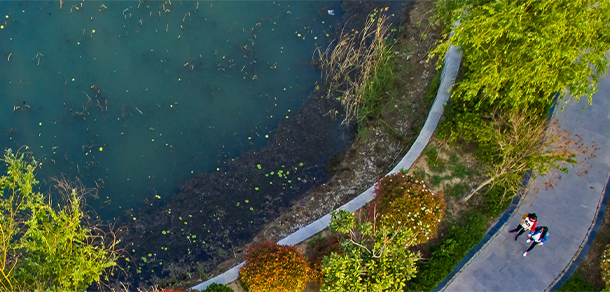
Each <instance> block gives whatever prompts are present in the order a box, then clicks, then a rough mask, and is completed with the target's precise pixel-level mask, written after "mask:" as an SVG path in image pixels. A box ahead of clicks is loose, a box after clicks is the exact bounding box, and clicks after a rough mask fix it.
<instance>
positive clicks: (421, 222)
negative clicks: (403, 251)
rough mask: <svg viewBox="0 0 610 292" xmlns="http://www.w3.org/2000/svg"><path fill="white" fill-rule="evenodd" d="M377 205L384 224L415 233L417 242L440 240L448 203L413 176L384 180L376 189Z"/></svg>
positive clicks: (392, 177)
mask: <svg viewBox="0 0 610 292" xmlns="http://www.w3.org/2000/svg"><path fill="white" fill-rule="evenodd" d="M375 194H376V198H375V204H376V208H378V210H377V211H378V212H379V214H381V222H382V223H383V224H384V225H387V226H393V227H398V226H404V227H406V228H407V229H409V230H411V231H413V235H414V236H415V239H416V243H423V242H426V241H428V240H429V239H430V238H434V237H436V229H437V227H438V224H439V223H440V222H441V219H442V218H443V215H444V214H445V202H444V201H443V199H442V198H441V197H440V196H439V195H435V194H433V193H432V192H430V190H429V189H428V188H426V185H425V184H424V183H423V182H422V181H420V180H417V179H415V177H413V176H412V175H409V174H403V173H397V174H393V175H389V176H386V177H384V178H383V179H382V180H381V181H379V184H378V185H377V187H376V189H375Z"/></svg>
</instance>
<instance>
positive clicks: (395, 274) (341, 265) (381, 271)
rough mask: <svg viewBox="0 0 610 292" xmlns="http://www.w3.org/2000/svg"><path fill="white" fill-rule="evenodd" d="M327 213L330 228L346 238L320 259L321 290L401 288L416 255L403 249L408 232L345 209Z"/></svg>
mask: <svg viewBox="0 0 610 292" xmlns="http://www.w3.org/2000/svg"><path fill="white" fill-rule="evenodd" d="M331 214H332V218H331V224H330V228H331V230H332V231H333V232H339V233H341V234H344V235H345V236H346V237H347V238H344V239H342V240H341V253H336V252H333V253H331V255H330V256H329V257H325V258H324V260H323V262H322V271H323V272H324V281H323V282H322V287H321V291H324V292H327V291H328V292H343V291H353V292H360V291H362V292H364V291H401V290H402V289H403V287H404V286H405V282H406V281H407V280H409V279H411V278H412V277H413V276H414V275H415V273H416V272H417V269H416V268H415V263H416V261H417V259H418V257H419V256H418V255H417V254H415V253H412V252H411V251H409V250H408V249H407V247H408V246H409V245H410V244H411V243H412V241H413V240H412V238H413V235H412V232H411V231H410V230H408V229H407V228H405V227H404V226H401V227H398V228H389V227H387V226H383V225H381V226H377V225H376V224H375V223H376V221H374V220H373V221H372V222H371V221H368V220H364V221H361V220H356V218H355V216H354V214H352V213H349V212H347V211H345V210H339V211H338V212H333V213H331ZM373 216H375V215H374V214H373ZM357 221H358V222H357Z"/></svg>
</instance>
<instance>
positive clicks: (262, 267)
mask: <svg viewBox="0 0 610 292" xmlns="http://www.w3.org/2000/svg"><path fill="white" fill-rule="evenodd" d="M308 272H309V268H308V267H307V264H306V262H305V259H304V258H303V256H302V255H301V254H299V252H298V251H297V250H296V248H295V247H294V246H283V245H277V244H275V243H272V242H269V241H266V242H261V243H259V244H256V245H254V246H253V247H251V248H250V249H249V250H248V253H247V254H246V265H244V266H243V267H242V268H241V269H239V277H240V280H241V282H242V284H244V286H245V287H246V288H247V289H248V291H252V292H276V291H277V292H298V291H303V290H304V289H305V286H306V285H307V282H308Z"/></svg>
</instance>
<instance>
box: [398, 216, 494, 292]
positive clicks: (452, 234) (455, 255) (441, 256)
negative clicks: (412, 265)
mask: <svg viewBox="0 0 610 292" xmlns="http://www.w3.org/2000/svg"><path fill="white" fill-rule="evenodd" d="M465 217H466V218H465V222H464V223H463V224H460V225H456V226H452V227H451V229H450V230H449V232H448V233H447V236H446V237H445V240H444V241H443V242H442V243H441V244H440V245H438V246H435V247H433V249H432V254H431V256H430V259H429V260H428V261H427V262H419V264H418V267H417V268H418V269H419V273H418V276H417V277H416V278H413V279H411V281H409V282H407V286H406V289H405V291H431V290H432V289H434V288H435V287H436V285H438V283H440V282H441V281H442V280H444V279H445V277H447V275H449V273H451V271H452V270H453V268H454V267H455V266H456V265H457V264H458V263H459V262H460V261H461V260H462V258H464V256H465V255H466V253H468V251H470V249H472V248H473V247H474V246H475V245H476V244H477V243H479V242H480V241H481V240H482V239H483V236H484V235H485V231H486V229H487V227H486V226H485V218H484V217H483V216H482V215H481V214H479V213H478V212H476V211H470V212H469V214H467V215H466V216H465Z"/></svg>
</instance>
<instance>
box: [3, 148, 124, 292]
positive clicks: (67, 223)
mask: <svg viewBox="0 0 610 292" xmlns="http://www.w3.org/2000/svg"><path fill="white" fill-rule="evenodd" d="M3 161H4V162H6V164H7V171H6V173H7V174H6V175H2V176H0V230H1V232H0V275H1V276H0V291H84V290H86V289H87V287H88V286H89V285H91V284H93V283H94V282H98V281H99V280H100V276H101V275H102V274H103V273H104V272H111V269H112V268H113V267H114V266H116V260H117V259H118V258H119V256H120V255H119V252H118V251H117V250H115V245H116V243H117V241H116V238H115V237H114V236H113V235H114V233H112V232H109V235H104V234H103V232H102V231H101V229H100V227H101V226H97V227H96V226H95V225H93V224H92V223H88V217H87V215H86V213H85V211H83V209H84V202H83V196H84V195H85V194H86V193H87V191H86V190H84V189H83V188H82V186H81V185H77V184H74V183H68V182H66V181H65V180H57V181H56V183H57V185H56V186H55V188H56V189H57V191H58V192H59V194H60V195H62V197H63V198H64V199H65V201H64V203H62V204H53V203H52V201H51V197H50V196H49V195H44V194H42V193H39V192H36V191H35V186H36V185H37V184H38V181H36V179H35V176H34V170H35V169H36V167H37V166H38V163H37V162H36V161H34V160H33V159H32V161H31V162H30V161H26V160H24V155H23V154H13V153H12V151H11V150H10V149H9V150H7V151H6V152H5V155H4V159H3ZM94 227H95V230H94Z"/></svg>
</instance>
